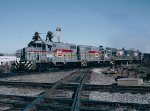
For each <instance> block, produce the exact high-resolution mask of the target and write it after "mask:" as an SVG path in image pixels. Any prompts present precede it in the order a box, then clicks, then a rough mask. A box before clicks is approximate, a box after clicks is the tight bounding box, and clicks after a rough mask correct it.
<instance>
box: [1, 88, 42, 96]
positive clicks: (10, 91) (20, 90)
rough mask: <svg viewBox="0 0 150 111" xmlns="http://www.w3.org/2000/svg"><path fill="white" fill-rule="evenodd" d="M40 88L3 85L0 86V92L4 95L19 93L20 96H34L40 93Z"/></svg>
mask: <svg viewBox="0 0 150 111" xmlns="http://www.w3.org/2000/svg"><path fill="white" fill-rule="evenodd" d="M43 91H44V90H42V89H33V88H32V89H31V88H30V89H29V88H14V87H5V86H0V94H5V95H20V96H36V95H38V94H40V93H42V92H43Z"/></svg>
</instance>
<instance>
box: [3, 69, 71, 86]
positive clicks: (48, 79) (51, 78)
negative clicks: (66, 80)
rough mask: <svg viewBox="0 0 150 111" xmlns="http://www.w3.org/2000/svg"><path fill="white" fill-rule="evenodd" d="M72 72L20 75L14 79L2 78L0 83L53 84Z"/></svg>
mask: <svg viewBox="0 0 150 111" xmlns="http://www.w3.org/2000/svg"><path fill="white" fill-rule="evenodd" d="M71 72H72V71H67V72H51V73H41V74H37V75H35V74H33V75H32V74H30V75H21V76H15V77H8V78H2V79H0V81H22V82H40V83H54V82H57V81H58V80H60V79H62V78H63V77H66V76H67V75H69V74H70V73H71Z"/></svg>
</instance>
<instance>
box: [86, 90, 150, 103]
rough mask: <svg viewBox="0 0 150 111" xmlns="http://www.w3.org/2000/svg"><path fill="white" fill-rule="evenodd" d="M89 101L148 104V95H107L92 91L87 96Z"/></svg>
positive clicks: (107, 93) (149, 101) (106, 93)
mask: <svg viewBox="0 0 150 111" xmlns="http://www.w3.org/2000/svg"><path fill="white" fill-rule="evenodd" d="M89 99H91V100H98V101H109V102H123V103H139V104H150V94H149V93H147V94H143V95H141V94H131V93H124V94H120V93H109V92H97V91H93V92H91V93H90V95H89Z"/></svg>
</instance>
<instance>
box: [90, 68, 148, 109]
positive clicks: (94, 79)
mask: <svg viewBox="0 0 150 111" xmlns="http://www.w3.org/2000/svg"><path fill="white" fill-rule="evenodd" d="M103 70H105V68H99V69H98V68H97V69H94V70H93V73H92V76H91V82H90V83H92V84H100V85H110V84H113V83H116V81H115V79H114V78H112V77H108V76H107V75H105V74H102V73H101V72H102V71H103ZM89 99H91V100H98V101H109V102H124V103H139V104H150V93H146V94H131V93H124V94H121V93H109V92H98V91H91V92H90V94H89ZM118 110H119V109H118Z"/></svg>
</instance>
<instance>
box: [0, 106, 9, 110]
mask: <svg viewBox="0 0 150 111" xmlns="http://www.w3.org/2000/svg"><path fill="white" fill-rule="evenodd" d="M8 109H10V107H8V106H0V111H5V110H8Z"/></svg>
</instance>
